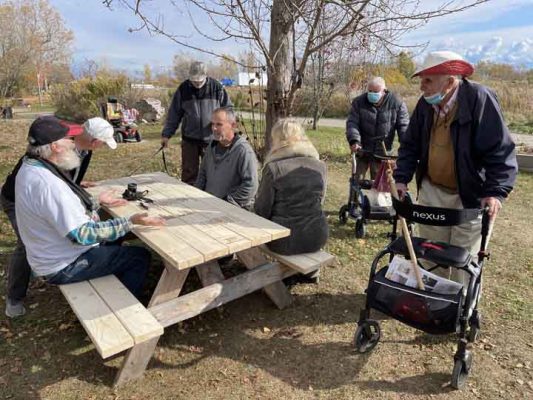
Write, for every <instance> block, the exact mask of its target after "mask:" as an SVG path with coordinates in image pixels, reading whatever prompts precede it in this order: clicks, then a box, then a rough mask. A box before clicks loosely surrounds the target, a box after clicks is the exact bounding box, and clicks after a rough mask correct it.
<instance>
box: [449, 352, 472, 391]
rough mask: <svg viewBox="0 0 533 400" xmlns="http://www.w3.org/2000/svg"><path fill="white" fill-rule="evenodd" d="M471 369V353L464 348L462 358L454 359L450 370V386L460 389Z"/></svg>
mask: <svg viewBox="0 0 533 400" xmlns="http://www.w3.org/2000/svg"><path fill="white" fill-rule="evenodd" d="M471 369H472V353H471V352H470V351H468V350H466V353H465V357H464V359H462V360H461V359H456V360H455V364H454V365H453V372H452V387H453V388H454V389H459V390H460V389H462V388H463V387H464V385H465V383H466V380H467V379H468V374H469V373H470V370H471Z"/></svg>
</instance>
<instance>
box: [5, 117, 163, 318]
mask: <svg viewBox="0 0 533 400" xmlns="http://www.w3.org/2000/svg"><path fill="white" fill-rule="evenodd" d="M68 131H69V128H68V127H66V126H65V125H64V124H62V123H61V122H60V121H59V120H58V119H57V118H54V117H50V116H48V117H40V118H37V119H36V120H35V121H34V122H33V123H32V125H31V126H30V129H29V133H28V143H29V144H28V147H27V150H26V156H25V157H24V160H23V162H22V166H21V167H20V169H19V171H18V173H17V179H16V182H15V198H16V201H15V210H16V217H17V223H18V230H19V234H20V238H21V239H22V241H23V243H24V245H25V247H26V256H27V259H28V263H29V264H30V266H31V269H32V271H33V273H34V275H35V276H38V277H42V278H43V279H45V280H46V281H47V282H48V283H51V284H54V285H62V284H66V283H74V282H79V281H83V280H87V279H93V278H97V277H100V276H104V275H109V274H114V275H116V277H117V278H118V279H119V280H120V281H121V282H122V283H123V284H124V286H126V287H127V288H128V289H129V290H130V291H131V292H132V293H133V294H134V295H136V296H139V295H140V293H141V289H142V286H143V282H144V277H145V274H146V271H147V269H148V267H149V265H150V252H149V251H148V250H146V249H145V248H142V247H137V246H120V245H119V244H116V240H117V239H119V238H121V237H123V236H124V235H126V234H127V233H128V232H129V231H130V230H131V229H132V227H133V225H134V224H140V225H149V226H160V225H164V224H165V221H164V220H163V219H162V218H159V217H149V216H148V214H146V213H137V214H133V215H131V216H130V217H129V218H113V219H109V220H107V221H100V219H99V217H98V214H97V213H96V211H97V207H98V204H97V203H96V202H95V200H94V199H93V198H92V196H91V195H89V193H87V192H86V191H85V190H84V189H83V188H81V187H80V186H79V185H77V184H76V183H75V182H73V181H72V179H71V178H70V176H69V175H68V174H67V173H65V171H69V170H72V169H74V168H76V167H77V166H79V164H80V159H79V157H78V154H77V152H76V150H75V145H74V143H73V141H72V140H71V139H70V138H69V137H68ZM123 202H124V200H122V201H121V202H120V203H119V204H123ZM114 242H115V243H114ZM6 311H7V309H6Z"/></svg>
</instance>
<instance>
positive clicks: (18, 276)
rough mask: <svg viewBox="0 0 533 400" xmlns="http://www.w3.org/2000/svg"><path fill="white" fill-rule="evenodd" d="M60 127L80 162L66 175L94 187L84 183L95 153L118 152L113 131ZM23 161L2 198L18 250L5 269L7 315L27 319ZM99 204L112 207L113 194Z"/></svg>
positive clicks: (96, 126) (98, 125) (92, 122)
mask: <svg viewBox="0 0 533 400" xmlns="http://www.w3.org/2000/svg"><path fill="white" fill-rule="evenodd" d="M57 121H59V120H57ZM59 123H60V124H62V125H63V126H64V127H65V128H66V129H68V131H67V136H68V137H71V138H73V139H74V142H75V144H76V149H77V152H78V156H79V158H80V159H81V162H80V163H79V166H78V167H76V168H73V169H71V170H69V171H67V173H68V174H69V176H70V178H71V179H72V180H73V181H74V182H75V183H76V184H78V185H80V184H81V185H82V186H84V187H88V186H92V183H90V182H87V181H82V179H83V177H84V175H85V173H86V171H87V168H88V166H89V162H90V160H91V156H92V151H93V150H94V149H97V148H99V147H102V146H103V145H104V143H105V144H107V145H108V146H109V147H110V148H111V149H116V147H117V143H116V142H115V140H114V139H113V127H112V126H111V124H110V123H109V122H107V121H106V120H104V119H103V118H99V117H96V118H91V119H89V120H87V121H86V122H85V123H84V124H83V126H80V125H77V124H74V123H70V122H66V121H59ZM23 159H24V156H23V157H21V158H20V159H19V161H18V163H17V164H16V165H15V167H14V168H13V170H12V171H11V173H10V174H9V175H8V177H7V178H6V181H5V183H4V185H3V186H2V192H1V195H0V204H1V205H2V209H3V211H4V212H5V213H6V215H7V217H8V219H9V221H10V223H11V226H12V227H13V230H14V231H15V234H16V236H17V243H16V245H15V249H14V251H13V254H12V255H11V257H10V259H9V262H8V264H7V267H6V286H7V289H6V310H5V313H6V315H7V316H8V317H17V316H21V315H24V313H25V308H24V304H23V301H24V298H25V297H26V293H27V290H28V284H29V281H30V275H31V269H30V266H29V264H28V261H27V259H26V248H25V246H24V243H22V240H21V238H20V235H19V230H18V226H17V219H16V215H15V178H16V177H17V174H18V171H19V169H20V167H21V166H22V163H23ZM99 201H100V203H102V204H104V203H105V204H108V205H110V204H112V203H113V202H114V201H115V199H114V196H113V194H112V193H109V192H104V193H102V195H101V196H100V198H99Z"/></svg>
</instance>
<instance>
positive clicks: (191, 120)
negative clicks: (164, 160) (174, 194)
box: [161, 61, 231, 185]
mask: <svg viewBox="0 0 533 400" xmlns="http://www.w3.org/2000/svg"><path fill="white" fill-rule="evenodd" d="M228 106H231V101H230V99H229V96H228V94H227V92H226V90H225V89H224V87H223V86H222V84H221V83H220V82H218V81H217V80H216V79H213V78H211V77H208V76H207V71H206V68H205V64H204V63H203V62H200V61H194V62H193V63H192V64H191V67H190V70H189V79H187V80H186V81H185V82H183V83H182V84H181V85H179V86H178V89H177V90H176V92H175V93H174V97H173V98H172V103H171V104H170V108H169V110H168V115H167V120H166V123H165V126H164V128H163V132H162V133H161V136H162V138H161V145H162V146H163V147H167V146H168V141H169V139H170V138H171V137H172V136H174V134H175V133H176V130H177V129H178V127H179V125H180V124H181V180H182V181H183V182H185V183H188V184H190V185H192V184H194V183H195V182H196V177H197V176H198V169H199V166H200V159H201V158H202V157H203V156H204V151H205V148H206V146H207V145H208V144H209V142H210V141H211V139H212V132H211V125H210V123H211V114H212V113H213V111H214V110H215V109H217V108H220V107H228Z"/></svg>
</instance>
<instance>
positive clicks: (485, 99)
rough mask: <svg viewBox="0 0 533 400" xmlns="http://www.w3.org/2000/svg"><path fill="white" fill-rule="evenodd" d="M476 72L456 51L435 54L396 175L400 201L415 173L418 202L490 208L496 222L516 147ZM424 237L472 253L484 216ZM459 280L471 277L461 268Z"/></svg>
mask: <svg viewBox="0 0 533 400" xmlns="http://www.w3.org/2000/svg"><path fill="white" fill-rule="evenodd" d="M473 72H474V67H473V66H472V65H471V64H470V63H468V62H467V61H465V60H464V59H463V58H462V57H461V56H460V55H459V54H456V53H454V52H451V51H436V52H432V53H429V54H428V56H427V57H426V59H425V61H424V64H423V65H422V66H421V67H420V68H418V69H417V71H416V72H415V74H414V75H413V76H418V77H419V78H420V90H421V91H422V97H421V98H420V100H419V101H418V104H417V105H416V108H415V109H414V111H413V114H412V115H411V121H410V123H409V128H408V129H407V132H406V134H405V136H404V137H403V139H402V140H401V143H400V150H399V153H398V155H399V157H398V160H397V168H396V170H395V171H394V178H395V180H396V182H397V183H396V186H397V187H398V192H399V194H400V197H402V196H403V195H404V194H405V192H406V190H407V184H408V183H409V182H410V181H411V179H412V178H413V175H414V173H415V172H416V183H417V187H418V203H419V204H421V205H426V206H431V207H444V208H455V209H460V208H477V207H483V206H488V207H489V215H490V216H491V218H494V217H495V216H496V214H497V213H498V211H499V210H500V208H501V206H502V201H503V199H504V198H506V197H507V196H508V194H509V193H510V192H511V190H512V189H513V186H514V182H515V179H516V174H517V170H518V168H517V162H516V154H515V150H514V147H515V145H514V143H513V141H512V139H511V137H510V135H509V131H508V129H507V126H506V125H505V121H504V119H503V115H502V112H501V109H500V106H499V104H498V101H497V98H496V95H495V94H494V93H493V92H492V91H491V90H490V89H488V88H486V87H484V86H482V85H480V84H478V83H475V82H471V81H469V80H467V79H466V77H468V76H470V75H472V73H473ZM419 228H420V229H419V233H420V236H422V237H425V238H428V239H433V240H437V241H443V242H448V243H451V244H453V245H458V246H462V247H465V248H467V249H470V252H471V253H472V254H473V255H474V256H475V255H476V253H477V251H478V250H479V245H480V240H481V236H480V229H481V219H479V220H477V221H473V222H469V223H466V224H463V225H459V226H454V227H433V226H425V225H421V226H420V227H419ZM450 270H453V274H454V275H453V276H452V278H453V279H455V280H457V281H459V282H461V281H462V280H463V279H464V276H463V275H464V274H460V273H459V272H461V271H458V270H456V269H454V268H450Z"/></svg>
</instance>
